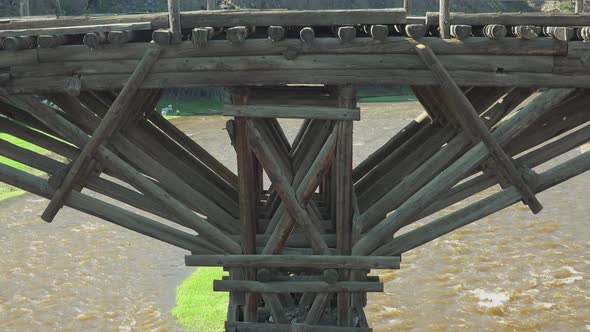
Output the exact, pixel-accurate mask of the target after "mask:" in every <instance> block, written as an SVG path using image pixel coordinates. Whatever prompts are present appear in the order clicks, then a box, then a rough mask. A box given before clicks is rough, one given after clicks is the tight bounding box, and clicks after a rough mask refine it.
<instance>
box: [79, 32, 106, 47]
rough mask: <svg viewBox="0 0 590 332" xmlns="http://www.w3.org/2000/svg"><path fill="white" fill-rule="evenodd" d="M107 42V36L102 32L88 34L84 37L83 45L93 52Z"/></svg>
mask: <svg viewBox="0 0 590 332" xmlns="http://www.w3.org/2000/svg"><path fill="white" fill-rule="evenodd" d="M106 42H107V34H106V33H104V32H89V33H87V34H85V35H84V38H83V43H84V45H86V46H87V47H88V48H89V49H91V50H94V49H96V48H98V47H100V46H101V45H103V44H105V43H106Z"/></svg>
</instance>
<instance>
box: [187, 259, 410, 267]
mask: <svg viewBox="0 0 590 332" xmlns="http://www.w3.org/2000/svg"><path fill="white" fill-rule="evenodd" d="M185 263H186V265H187V266H224V267H255V268H297V267H305V268H311V269H314V268H317V269H382V270H388V269H399V267H400V258H399V257H376V256H370V257H364V256H294V255H239V256H186V258H185Z"/></svg>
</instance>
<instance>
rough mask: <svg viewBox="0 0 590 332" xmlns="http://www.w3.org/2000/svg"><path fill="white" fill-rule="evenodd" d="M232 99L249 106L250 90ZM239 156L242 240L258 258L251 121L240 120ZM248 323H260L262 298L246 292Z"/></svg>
mask: <svg viewBox="0 0 590 332" xmlns="http://www.w3.org/2000/svg"><path fill="white" fill-rule="evenodd" d="M239 93H240V94H235V95H233V96H232V101H233V104H235V105H245V104H247V103H248V93H247V90H241V89H240V90H239ZM235 124H236V146H235V148H236V153H237V157H238V178H239V190H240V191H239V200H240V225H241V226H240V237H241V243H242V250H243V254H245V255H256V221H257V219H258V198H259V196H260V189H261V188H260V178H261V176H260V175H261V174H260V173H261V172H260V166H259V164H258V160H257V159H256V156H255V155H254V152H253V151H252V149H251V147H250V141H249V134H248V126H247V118H244V117H236V118H235ZM243 280H256V269H254V268H245V269H244V271H243ZM244 300H245V302H244V321H246V322H254V323H255V322H257V321H258V295H257V294H254V293H246V294H245V298H244Z"/></svg>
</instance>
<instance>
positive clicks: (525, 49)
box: [0, 36, 587, 66]
mask: <svg viewBox="0 0 590 332" xmlns="http://www.w3.org/2000/svg"><path fill="white" fill-rule="evenodd" d="M419 43H422V44H426V45H428V46H430V47H432V49H433V50H434V51H435V52H436V53H437V54H439V55H449V54H460V55H475V54H481V55H567V53H568V45H567V44H564V43H561V42H559V41H557V40H551V39H545V38H543V39H537V40H534V41H524V40H521V39H518V38H505V39H502V40H496V41H493V40H489V39H488V38H485V37H474V38H469V39H468V40H465V41H458V40H454V39H450V40H442V39H440V38H434V37H429V38H424V39H423V40H420V41H416V40H413V39H409V38H406V37H394V36H391V37H388V38H387V40H386V41H385V42H378V41H375V40H373V38H370V37H368V38H355V40H354V42H353V43H352V44H351V45H343V44H342V43H340V41H339V40H338V39H335V38H317V40H316V41H315V43H314V46H313V47H312V48H310V47H308V45H305V44H302V43H301V41H299V40H297V39H287V40H284V41H283V42H281V43H274V42H272V41H271V40H269V39H249V40H246V41H245V42H244V43H243V45H241V47H240V48H236V47H234V46H233V45H231V43H229V42H227V41H225V40H211V41H210V42H209V47H207V48H206V49H195V48H194V45H193V44H192V42H183V43H181V44H178V45H172V46H170V47H169V48H167V49H166V50H165V51H164V52H163V54H162V58H164V59H167V58H195V57H214V58H215V57H220V56H232V55H234V56H235V55H237V56H248V55H254V56H258V55H283V53H285V52H286V51H288V50H293V51H295V52H296V53H297V54H415V53H416V52H415V46H416V45H417V44H419ZM582 46H583V45H582ZM148 48H150V43H129V44H126V45H121V46H118V47H117V46H114V45H105V47H104V48H101V49H100V50H96V51H94V52H91V51H89V50H87V49H86V47H84V46H81V45H66V46H64V47H60V48H57V49H54V50H36V51H34V50H23V51H21V52H19V57H18V58H16V57H15V56H12V57H3V59H1V61H0V64H1V65H2V66H7V65H10V64H11V63H17V64H36V63H37V62H38V61H39V62H68V61H100V60H109V61H111V60H113V61H114V60H129V59H135V60H140V59H141V57H142V56H143V54H144V53H145V51H146V49H148ZM583 50H584V48H579V51H583ZM585 52H587V51H585ZM33 55H38V58H33V57H32V56H33ZM21 58H22V59H21ZM17 60H18V61H17ZM11 61H12V62H11Z"/></svg>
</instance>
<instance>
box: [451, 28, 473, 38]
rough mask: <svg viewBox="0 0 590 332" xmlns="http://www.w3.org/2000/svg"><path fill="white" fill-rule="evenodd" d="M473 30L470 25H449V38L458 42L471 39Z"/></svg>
mask: <svg viewBox="0 0 590 332" xmlns="http://www.w3.org/2000/svg"><path fill="white" fill-rule="evenodd" d="M472 32H473V28H472V27H471V25H451V36H452V37H453V38H457V39H459V40H465V39H467V38H469V37H471V34H472Z"/></svg>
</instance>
